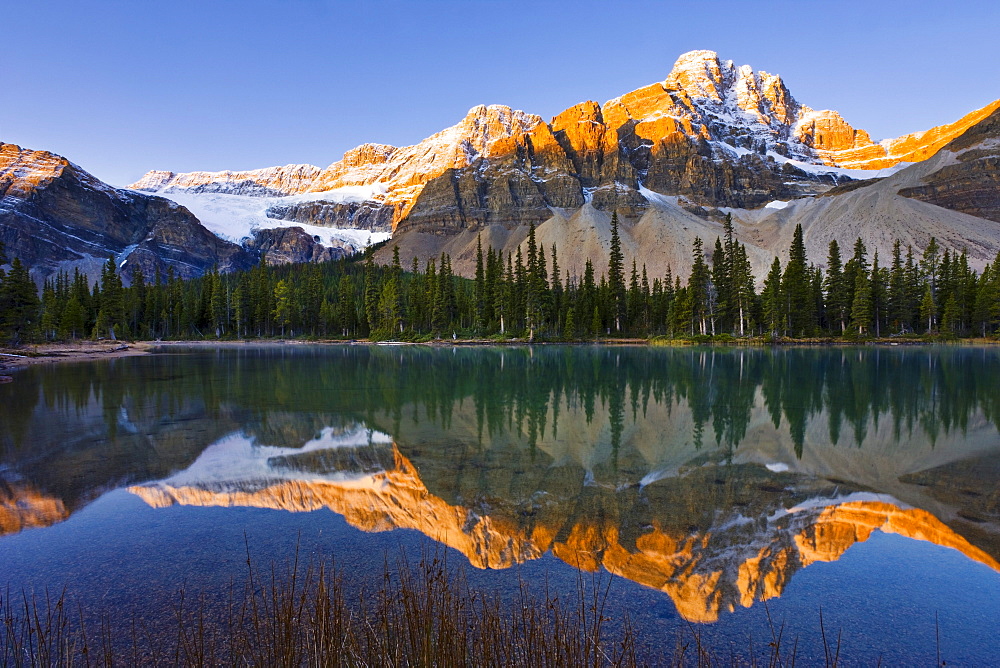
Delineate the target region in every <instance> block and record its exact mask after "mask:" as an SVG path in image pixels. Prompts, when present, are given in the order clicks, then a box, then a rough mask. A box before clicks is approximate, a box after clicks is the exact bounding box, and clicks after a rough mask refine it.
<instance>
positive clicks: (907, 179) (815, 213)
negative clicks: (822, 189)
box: [733, 150, 1000, 270]
mask: <svg viewBox="0 0 1000 668" xmlns="http://www.w3.org/2000/svg"><path fill="white" fill-rule="evenodd" d="M954 162H955V154H954V153H952V152H951V151H948V150H942V151H940V152H939V153H938V154H937V155H935V156H933V157H931V158H929V159H928V160H925V161H924V162H919V163H916V164H914V165H911V166H909V167H907V168H906V169H903V170H901V171H899V172H897V173H896V174H893V175H892V176H888V177H886V178H884V179H882V180H880V181H877V182H875V183H873V184H871V185H868V186H865V187H863V188H858V189H857V190H853V191H850V192H847V193H843V194H840V195H830V196H824V197H815V198H808V199H802V200H796V201H793V202H791V203H790V204H789V205H788V206H787V207H785V208H784V209H780V210H776V211H775V212H774V213H771V214H770V215H767V216H765V217H763V218H759V215H760V214H759V213H758V212H745V213H744V212H740V211H738V210H737V211H734V212H733V215H734V216H737V217H739V218H741V219H742V220H747V221H748V222H749V221H752V220H753V219H754V218H758V220H757V222H756V224H754V225H752V226H753V227H754V228H755V229H756V241H757V243H758V245H760V246H761V247H763V248H765V249H767V250H770V251H771V252H772V253H777V254H778V255H780V256H781V257H782V258H784V257H786V256H787V249H788V247H789V246H790V245H791V242H792V236H793V234H794V230H795V226H796V225H797V224H801V225H802V232H803V239H804V241H805V244H806V253H807V255H808V257H809V260H810V261H811V262H815V263H816V264H818V265H821V266H825V264H826V258H827V252H828V248H829V245H830V241H832V240H834V239H836V241H837V243H838V244H839V245H840V248H841V256H842V257H843V259H844V260H845V261H846V260H847V258H848V257H849V256H850V254H851V250H852V248H853V246H854V242H855V240H856V239H857V238H858V237H861V239H862V240H863V241H864V243H865V245H866V246H867V248H868V254H869V255H868V259H869V261H871V259H872V258H873V256H874V253H875V251H876V250H878V254H879V258H880V263H881V264H882V265H883V266H885V265H886V264H888V263H889V261H890V258H891V254H892V245H893V242H894V241H895V240H896V239H899V240H900V241H901V243H902V245H903V248H904V249H905V248H906V247H907V246H908V245H912V246H913V248H914V252H915V253H918V254H919V253H920V252H921V251H922V249H923V248H925V247H926V246H927V244H928V242H929V241H930V239H931V237H935V238H936V239H937V241H938V243H939V244H941V245H942V246H943V247H945V248H950V249H952V250H954V251H962V250H965V251H966V252H967V253H968V254H969V263H970V265H971V266H972V267H973V268H975V269H977V270H979V269H982V267H983V265H985V264H986V263H987V262H990V261H992V260H993V259H994V257H995V256H996V254H997V251H1000V223H996V222H993V221H990V220H986V219H984V218H978V217H975V216H970V215H967V214H964V213H960V212H957V211H952V210H951V209H945V208H942V207H939V206H935V205H933V204H929V203H926V202H921V201H919V200H915V199H911V198H908V197H902V196H900V195H899V194H898V192H899V191H900V190H901V189H903V188H909V187H913V186H919V185H921V184H922V183H923V181H922V179H923V178H924V177H925V176H927V175H929V174H932V173H934V172H936V171H937V170H939V169H941V168H942V167H945V166H947V165H949V164H953V163H954Z"/></svg>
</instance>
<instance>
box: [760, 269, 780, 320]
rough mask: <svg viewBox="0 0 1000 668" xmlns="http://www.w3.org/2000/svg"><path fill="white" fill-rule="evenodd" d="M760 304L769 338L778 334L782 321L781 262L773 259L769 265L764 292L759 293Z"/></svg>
mask: <svg viewBox="0 0 1000 668" xmlns="http://www.w3.org/2000/svg"><path fill="white" fill-rule="evenodd" d="M760 296H761V302H762V306H763V316H764V322H763V325H764V327H765V328H766V329H767V331H769V332H770V333H771V337H772V338H773V337H775V336H777V334H778V330H779V329H781V326H782V322H783V320H784V317H783V316H784V306H783V302H784V300H783V298H782V293H781V261H780V260H779V259H778V258H777V257H775V258H774V262H772V263H771V269H770V271H768V273H767V278H765V279H764V290H763V291H762V292H761V295H760Z"/></svg>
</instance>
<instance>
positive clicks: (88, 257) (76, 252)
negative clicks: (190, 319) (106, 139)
mask: <svg viewBox="0 0 1000 668" xmlns="http://www.w3.org/2000/svg"><path fill="white" fill-rule="evenodd" d="M0 239H2V240H3V241H4V243H5V244H6V247H7V251H8V254H9V255H10V256H12V257H18V258H20V259H21V260H22V261H23V262H24V263H25V264H26V265H27V266H29V267H31V268H32V270H33V271H34V272H35V273H36V274H38V275H47V274H49V273H52V272H53V271H55V270H56V269H72V268H73V267H78V268H80V269H81V270H83V271H85V272H93V271H94V269H95V268H96V267H99V266H100V264H102V263H105V262H107V259H108V257H109V256H111V255H113V256H115V258H116V261H117V264H118V266H119V267H121V270H122V273H123V275H125V276H126V278H127V277H128V276H130V275H131V272H132V271H133V270H134V269H135V268H136V267H141V269H142V270H143V272H144V273H145V275H146V276H152V275H153V273H154V272H155V271H156V270H157V269H160V270H162V271H163V272H166V271H167V269H168V268H172V269H173V270H174V271H175V272H176V273H177V274H178V275H180V276H183V277H191V276H197V275H199V274H201V273H203V272H204V271H205V270H207V269H209V268H211V267H213V266H218V267H219V268H221V269H222V270H224V271H226V270H231V269H237V268H243V267H248V266H250V264H251V263H252V261H253V260H252V258H251V257H250V256H249V255H248V254H247V253H246V251H244V250H243V249H242V248H240V247H239V246H237V245H235V244H232V243H228V242H226V241H223V240H222V239H219V238H218V237H217V236H215V235H213V234H212V233H210V232H209V231H208V230H206V229H205V228H204V227H203V226H202V225H201V224H200V223H199V222H198V219H197V218H195V217H194V216H193V215H191V213H190V212H189V211H188V210H187V209H185V208H184V207H181V206H178V205H177V204H176V203H174V202H171V201H170V200H166V199H163V198H162V197H155V196H152V195H146V194H142V193H136V192H133V191H129V190H121V189H117V188H113V187H111V186H109V185H107V184H106V183H103V182H102V181H100V180H99V179H97V178H95V177H94V176H92V175H90V174H89V173H87V172H86V171H84V170H83V169H81V168H80V167H78V166H76V165H74V164H73V163H71V162H69V161H68V160H66V159H65V158H63V157H61V156H58V155H55V154H52V153H49V152H47V151H33V150H29V149H23V148H21V147H19V146H15V145H13V144H0Z"/></svg>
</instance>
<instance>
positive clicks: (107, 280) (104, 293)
mask: <svg viewBox="0 0 1000 668" xmlns="http://www.w3.org/2000/svg"><path fill="white" fill-rule="evenodd" d="M124 321H125V295H124V292H123V288H122V281H121V277H120V276H118V271H117V268H116V267H115V258H114V256H111V257H109V258H108V261H107V263H106V264H105V265H104V268H103V270H102V271H101V307H100V309H99V311H98V313H97V324H96V325H95V326H94V334H95V336H100V332H101V331H102V330H107V332H108V338H110V339H111V340H112V341H114V340H116V339H117V338H118V337H117V336H116V333H115V332H116V329H120V328H121V326H122V325H123V323H124Z"/></svg>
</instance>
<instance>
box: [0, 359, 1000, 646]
mask: <svg viewBox="0 0 1000 668" xmlns="http://www.w3.org/2000/svg"><path fill="white" fill-rule="evenodd" d="M998 419H1000V350H997V349H993V348H958V347H942V348H927V347H920V348H903V347H898V348H896V347H893V348H873V347H867V348H847V349H843V348H836V349H805V348H793V349H782V350H742V349H659V348H645V347H625V348H614V347H581V346H557V347H535V348H527V347H525V348H461V347H459V348H454V349H452V348H433V349H432V348H427V347H411V346H405V347H404V346H365V347H362V346H327V347H320V346H305V345H271V346H254V345H233V346H223V347H219V348H210V347H199V348H180V347H176V346H169V347H166V348H165V349H163V350H162V351H160V352H158V353H156V354H153V355H148V356H142V357H132V358H123V359H118V360H109V361H103V362H94V363H72V364H69V363H68V364H62V365H54V366H45V367H34V368H31V369H28V370H25V371H22V372H19V373H18V374H17V375H16V380H15V382H14V383H11V384H8V385H0V588H2V589H4V590H7V591H10V592H21V591H22V590H24V591H27V592H42V593H44V592H45V591H46V590H48V591H50V592H53V591H55V592H58V591H60V590H62V589H63V588H64V587H65V588H66V590H67V592H68V594H69V595H70V596H71V597H73V599H74V601H76V602H77V603H78V604H79V605H80V606H81V607H82V608H84V609H85V610H86V611H88V612H95V613H97V612H99V611H103V612H111V613H113V616H114V620H115V622H116V623H125V621H124V620H128V623H131V619H133V618H135V619H140V620H142V622H143V623H144V624H147V625H149V627H150V628H155V627H156V626H157V625H158V624H167V623H168V622H169V621H170V620H171V619H172V615H173V613H174V609H173V607H172V606H173V605H174V602H175V600H176V596H177V592H178V591H180V590H182V589H183V590H184V591H185V592H201V593H202V595H204V596H205V597H206V598H207V599H210V600H214V599H218V600H221V599H222V598H224V597H225V596H226V595H227V594H226V592H228V591H230V584H231V583H232V582H234V581H237V582H239V581H242V579H243V578H244V575H245V571H246V558H247V554H246V553H247V545H249V548H250V551H251V552H252V555H253V558H254V559H255V560H256V561H257V562H259V563H263V564H268V563H270V562H272V561H276V562H279V563H285V562H287V561H288V560H289V559H290V558H291V556H292V554H293V552H294V551H295V549H296V546H298V549H299V551H300V552H301V553H303V554H304V555H306V556H313V555H319V556H323V557H332V558H334V559H335V560H336V564H337V565H338V566H339V567H341V568H343V569H344V571H345V573H346V574H347V577H348V578H349V579H351V580H353V581H354V582H356V583H357V584H359V585H363V584H364V583H366V582H369V581H374V580H376V579H377V578H378V577H379V576H380V574H381V573H382V570H383V568H384V565H385V563H386V562H387V561H390V562H391V561H394V560H396V559H398V558H399V557H400V556H405V557H407V558H409V559H411V561H412V560H415V559H414V557H419V555H420V554H423V553H427V551H428V550H433V549H435V548H434V546H439V547H437V548H436V549H439V550H443V551H445V553H446V554H447V555H448V559H449V560H450V562H451V563H452V564H455V565H458V564H462V565H464V567H465V569H466V570H467V571H468V575H469V579H470V581H471V582H472V584H473V585H474V586H475V587H477V588H482V589H485V590H489V591H494V592H497V593H498V594H499V595H513V594H512V592H516V590H517V588H518V582H519V581H521V580H523V581H526V582H528V583H534V584H538V585H539V586H541V584H542V583H544V584H545V586H547V587H549V589H550V590H551V591H554V592H557V593H569V594H571V593H572V592H574V591H575V590H576V587H577V586H578V582H579V578H580V573H581V570H578V569H582V572H584V573H585V574H586V575H585V578H587V579H588V581H589V578H591V577H592V576H591V575H590V573H612V574H614V576H615V577H614V578H613V579H612V582H611V589H610V594H609V598H610V600H609V609H610V610H612V614H613V616H614V617H615V618H616V619H620V618H621V617H622V616H623V615H624V614H625V612H627V613H628V615H629V616H630V617H631V619H632V621H633V622H634V623H635V624H636V626H637V627H638V629H639V631H640V636H641V638H640V640H641V642H642V643H643V644H645V645H646V646H648V647H651V648H654V649H656V648H660V649H662V650H663V651H664V652H665V653H666V654H667V655H670V654H671V653H672V651H673V648H674V646H675V644H676V642H677V639H678V638H684V637H687V638H690V637H691V634H692V633H693V632H694V631H695V630H696V631H699V632H701V634H702V636H703V639H704V641H705V642H707V643H709V644H710V645H712V646H713V647H715V648H717V649H718V650H719V653H720V654H721V655H723V656H729V655H730V653H733V655H735V656H738V657H747V656H748V654H749V651H750V650H749V648H750V647H751V646H753V647H758V648H760V647H762V646H766V643H767V642H768V641H769V640H770V629H769V622H768V617H769V616H770V618H771V620H772V621H773V622H774V623H775V624H782V623H783V624H784V626H785V628H784V634H785V637H786V638H797V639H798V647H799V650H798V656H799V663H800V664H801V665H812V664H815V663H820V664H821V663H822V656H823V650H822V640H821V635H820V623H819V616H820V612H821V611H822V615H823V619H824V622H825V625H826V628H827V632H828V633H832V634H833V636H834V637H835V636H836V634H837V633H838V632H839V633H842V642H841V655H842V657H843V656H846V657H847V659H848V661H847V663H848V665H854V664H860V665H871V664H874V663H875V662H876V661H878V660H879V659H881V661H882V663H883V665H886V664H888V665H904V664H913V663H922V664H923V665H929V664H932V663H933V662H934V660H935V656H936V653H937V651H938V649H939V648H938V645H937V644H936V641H935V636H936V633H938V632H940V638H941V640H940V651H941V655H942V658H943V659H946V660H947V661H948V663H949V664H950V665H997V664H1000V563H998V562H1000V488H998V480H1000V434H998V430H997V424H998ZM936 625H937V626H936ZM751 643H752V645H751ZM762 651H763V652H764V653H765V655H766V647H764V648H763V649H762Z"/></svg>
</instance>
